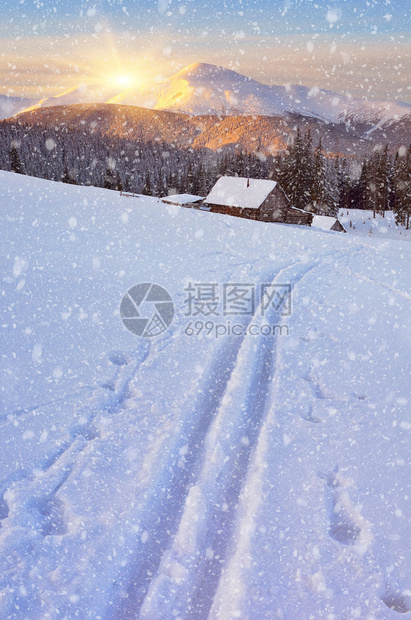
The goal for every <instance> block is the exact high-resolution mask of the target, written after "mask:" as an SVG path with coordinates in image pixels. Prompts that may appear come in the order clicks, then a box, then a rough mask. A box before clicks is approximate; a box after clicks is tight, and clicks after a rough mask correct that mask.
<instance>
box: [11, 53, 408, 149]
mask: <svg viewBox="0 0 411 620" xmlns="http://www.w3.org/2000/svg"><path fill="white" fill-rule="evenodd" d="M135 100H136V93H135V92H133V90H132V89H127V90H126V91H123V92H120V93H118V92H117V93H116V92H108V91H107V90H106V91H105V92H101V91H97V90H95V89H94V90H93V89H90V88H87V87H85V86H79V87H76V88H72V89H70V90H67V91H65V92H63V93H61V94H59V95H56V96H53V97H47V98H43V99H40V100H37V101H35V100H26V99H24V100H23V99H22V100H18V99H17V98H7V97H5V96H0V112H3V115H4V116H9V119H8V121H7V122H8V123H15V122H18V123H19V124H25V125H41V126H44V127H49V126H53V125H55V124H56V123H58V124H59V125H60V126H61V125H63V126H67V127H88V128H89V129H90V130H91V131H93V132H96V131H98V132H100V133H102V134H103V135H117V136H121V137H127V138H128V139H130V140H132V141H135V140H138V139H143V140H148V139H150V140H163V141H165V142H170V143H175V144H177V145H179V146H183V147H187V146H193V147H198V146H205V147H208V148H210V149H213V150H215V149H216V148H221V147H223V146H227V145H239V146H240V147H241V148H244V149H247V150H253V151H255V152H261V153H263V154H268V153H275V152H278V151H281V150H283V149H284V148H285V146H286V144H287V141H288V140H289V139H290V136H291V135H292V134H294V133H295V131H296V127H297V126H300V127H301V128H302V129H303V128H310V130H311V132H312V133H313V135H314V137H315V138H316V139H318V138H321V139H322V141H323V145H324V147H325V148H326V149H327V150H329V151H332V152H334V153H339V152H340V153H345V154H348V155H360V154H362V153H364V152H367V151H369V150H370V148H373V147H374V146H375V145H377V144H382V143H388V144H390V147H391V148H392V149H395V148H398V147H399V146H400V145H402V144H408V143H409V142H411V105H409V104H407V103H401V102H396V101H375V100H366V99H359V98H353V97H348V96H343V95H341V94H337V93H334V92H331V91H327V90H322V89H318V88H308V87H306V86H300V85H289V86H287V85H286V86H269V85H266V84H262V83H261V82H257V81H256V80H252V79H250V78H248V77H246V76H243V75H240V74H239V73H236V72H235V71H231V70H229V69H225V68H223V67H218V66H215V65H210V64H206V63H196V64H192V65H189V66H188V67H186V68H185V69H183V70H182V71H179V72H178V73H176V74H175V75H174V76H172V77H171V78H170V79H169V80H167V82H166V83H164V84H163V85H162V87H161V88H160V91H159V94H158V99H157V103H156V104H155V106H154V109H151V110H150V109H146V108H141V107H138V106H135V105H132V104H133V102H134V101H135ZM27 103H28V104H29V105H27ZM19 105H20V106H21V107H20V109H19ZM16 110H17V111H16ZM10 112H13V114H14V116H13V115H12V114H11V113H10ZM10 117H12V118H10Z"/></svg>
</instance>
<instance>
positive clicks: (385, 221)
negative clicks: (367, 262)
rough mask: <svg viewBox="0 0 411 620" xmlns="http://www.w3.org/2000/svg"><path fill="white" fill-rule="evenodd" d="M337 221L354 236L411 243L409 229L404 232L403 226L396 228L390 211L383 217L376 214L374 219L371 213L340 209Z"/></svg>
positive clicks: (393, 216)
mask: <svg viewBox="0 0 411 620" xmlns="http://www.w3.org/2000/svg"><path fill="white" fill-rule="evenodd" d="M338 219H339V220H340V222H341V224H342V225H343V226H344V228H345V230H346V231H347V232H348V233H351V234H354V235H363V236H364V235H366V236H368V237H373V236H374V237H382V238H384V239H399V240H401V241H411V229H408V230H406V228H405V226H397V225H396V223H395V214H394V213H393V212H392V211H386V212H385V216H384V217H383V216H382V215H380V214H376V216H375V218H374V217H373V212H372V211H364V210H362V209H341V210H340V213H339V216H338ZM350 222H351V226H350Z"/></svg>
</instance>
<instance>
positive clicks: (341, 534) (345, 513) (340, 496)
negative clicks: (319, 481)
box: [319, 466, 373, 555]
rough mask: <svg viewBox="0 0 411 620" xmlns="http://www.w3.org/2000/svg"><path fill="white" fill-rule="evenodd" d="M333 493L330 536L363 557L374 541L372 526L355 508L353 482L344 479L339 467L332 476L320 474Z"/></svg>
mask: <svg viewBox="0 0 411 620" xmlns="http://www.w3.org/2000/svg"><path fill="white" fill-rule="evenodd" d="M319 476H320V478H323V479H324V480H325V481H326V483H327V487H328V489H329V493H331V500H332V512H331V514H330V528H329V534H330V536H331V538H333V539H334V540H336V541H337V542H339V543H341V544H343V545H351V546H353V547H354V548H355V550H356V551H357V552H358V553H359V554H360V555H363V554H364V553H365V552H366V551H368V549H369V548H370V546H371V544H372V540H373V536H372V533H371V524H370V523H369V522H368V521H367V520H366V519H364V517H363V516H362V515H361V514H360V512H359V511H358V509H357V508H356V507H355V506H354V504H353V503H352V501H351V498H350V495H349V493H348V490H347V489H348V488H349V487H352V486H353V483H352V481H351V480H349V479H347V478H344V477H343V476H342V475H341V473H340V472H339V468H338V466H337V467H336V468H335V469H334V471H333V472H331V473H330V474H319Z"/></svg>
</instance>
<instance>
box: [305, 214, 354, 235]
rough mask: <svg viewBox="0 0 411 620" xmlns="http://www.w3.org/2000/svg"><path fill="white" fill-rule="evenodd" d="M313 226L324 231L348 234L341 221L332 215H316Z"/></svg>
mask: <svg viewBox="0 0 411 620" xmlns="http://www.w3.org/2000/svg"><path fill="white" fill-rule="evenodd" d="M311 226H313V227H315V228H321V229H322V230H336V231H338V232H347V231H346V230H345V228H344V226H343V225H342V224H341V222H340V220H339V219H338V218H336V217H331V216H330V215H314V217H313V221H312V224H311Z"/></svg>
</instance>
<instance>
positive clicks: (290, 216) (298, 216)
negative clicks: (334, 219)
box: [204, 177, 313, 226]
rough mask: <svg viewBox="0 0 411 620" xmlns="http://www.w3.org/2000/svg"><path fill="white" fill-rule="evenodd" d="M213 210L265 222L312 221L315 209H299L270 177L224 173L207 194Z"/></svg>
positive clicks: (206, 201) (300, 222)
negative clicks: (254, 177)
mask: <svg viewBox="0 0 411 620" xmlns="http://www.w3.org/2000/svg"><path fill="white" fill-rule="evenodd" d="M204 203H205V204H207V205H208V206H209V208H210V211H212V212H213V213H224V214H227V215H234V216H237V217H244V218H247V219H250V220H259V221H262V222H282V223H288V224H303V225H306V226H310V225H311V221H312V217H313V216H312V213H308V212H306V211H302V210H301V209H295V208H294V207H293V206H292V205H291V203H290V201H289V200H288V198H287V196H286V195H285V193H284V192H283V190H282V189H281V187H280V186H279V184H278V183H277V181H271V180H268V179H250V178H243V177H221V178H220V179H218V181H217V183H216V184H215V185H214V187H213V189H212V190H211V192H210V193H209V194H208V196H207V197H206V198H205V200H204Z"/></svg>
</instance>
